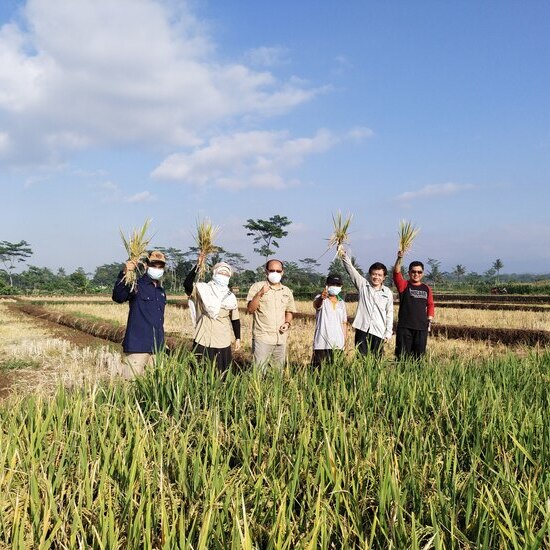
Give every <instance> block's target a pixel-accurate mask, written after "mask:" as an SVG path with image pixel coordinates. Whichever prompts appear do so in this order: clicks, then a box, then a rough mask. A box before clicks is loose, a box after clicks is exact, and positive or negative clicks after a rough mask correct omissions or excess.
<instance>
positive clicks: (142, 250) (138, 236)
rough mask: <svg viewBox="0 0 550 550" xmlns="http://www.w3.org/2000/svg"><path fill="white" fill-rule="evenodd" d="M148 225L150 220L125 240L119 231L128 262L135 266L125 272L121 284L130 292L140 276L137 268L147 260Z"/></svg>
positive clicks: (149, 239) (134, 287)
mask: <svg viewBox="0 0 550 550" xmlns="http://www.w3.org/2000/svg"><path fill="white" fill-rule="evenodd" d="M150 223H151V220H150V219H147V220H145V223H144V224H143V226H142V227H141V229H134V230H133V231H132V233H130V235H129V236H128V239H126V236H125V235H124V233H123V232H122V229H120V236H121V237H122V242H123V244H124V248H125V249H126V252H127V253H128V260H130V261H132V262H134V263H135V265H136V269H132V270H127V271H126V273H125V274H124V277H123V278H122V282H123V283H124V284H126V285H128V286H129V287H130V289H131V291H132V292H133V291H134V290H135V289H136V286H137V279H138V275H142V272H141V270H140V267H139V266H140V264H142V263H143V261H144V260H145V259H146V258H147V247H148V246H149V243H150V242H151V238H150V237H147V230H148V229H149V224H150Z"/></svg>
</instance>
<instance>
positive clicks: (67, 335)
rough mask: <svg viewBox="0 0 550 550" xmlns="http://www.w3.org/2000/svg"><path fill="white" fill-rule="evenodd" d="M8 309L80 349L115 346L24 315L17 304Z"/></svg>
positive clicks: (40, 318)
mask: <svg viewBox="0 0 550 550" xmlns="http://www.w3.org/2000/svg"><path fill="white" fill-rule="evenodd" d="M8 309H9V311H10V313H12V314H13V315H19V316H22V317H25V318H27V319H32V321H33V323H35V324H36V325H37V326H39V327H42V328H43V329H45V330H47V331H48V332H49V333H50V334H51V335H52V338H60V339H62V340H66V341H67V342H70V343H71V344H74V345H75V346H78V347H80V348H84V347H98V346H106V345H114V344H112V343H110V342H109V341H107V340H104V339H103V338H97V337H96V336H92V335H91V334H88V333H86V332H82V331H81V330H76V329H74V328H70V327H67V326H64V325H60V324H59V323H56V322H54V321H50V320H48V319H45V318H42V317H36V316H34V315H29V314H27V313H24V312H23V311H21V308H20V307H18V306H17V304H9V306H8Z"/></svg>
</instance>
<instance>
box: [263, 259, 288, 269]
mask: <svg viewBox="0 0 550 550" xmlns="http://www.w3.org/2000/svg"><path fill="white" fill-rule="evenodd" d="M271 262H279V263H280V264H281V269H282V270H283V271H284V270H285V264H283V262H281V260H277V258H271V260H267V262H266V263H265V269H266V271H267V270H268V269H269V264H270V263H271Z"/></svg>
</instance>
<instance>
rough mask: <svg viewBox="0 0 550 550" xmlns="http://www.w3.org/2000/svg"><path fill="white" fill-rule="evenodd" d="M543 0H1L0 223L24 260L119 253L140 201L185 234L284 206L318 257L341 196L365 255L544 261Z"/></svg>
mask: <svg viewBox="0 0 550 550" xmlns="http://www.w3.org/2000/svg"><path fill="white" fill-rule="evenodd" d="M549 22H550V4H549V3H548V2H545V1H542V0H540V1H537V0H531V1H530V2H519V1H517V2H512V1H506V0H499V1H492V2H483V3H480V2H474V1H465V2H441V1H418V2H410V1H402V2H397V1H393V2H381V1H351V2H345V3H343V2H336V1H328V0H327V1H322V2H319V1H313V0H311V1H310V0H303V1H301V2H294V1H293V2H290V1H286V0H281V1H279V2H252V1H232V0H227V1H224V2H214V1H211V0H210V1H201V0H194V1H192V2H183V1H175V0H174V1H170V0H166V1H153V0H117V1H116V2H112V1H111V0H75V1H74V2H66V0H29V1H27V2H22V1H15V0H3V1H2V3H1V4H0V169H1V171H0V186H1V189H2V197H3V205H4V208H3V213H2V214H3V215H2V216H1V218H0V240H8V241H12V242H13V241H19V240H21V239H24V240H26V241H28V242H29V243H30V244H31V247H32V248H33V250H34V256H33V257H32V259H31V262H30V263H32V264H34V265H40V266H48V267H50V268H52V269H57V267H60V266H63V267H65V268H66V269H68V270H73V269H75V268H76V267H77V266H83V267H84V268H85V269H86V270H88V271H92V270H93V269H94V268H95V267H96V266H97V265H100V264H103V263H108V262H111V261H117V260H120V261H123V260H124V259H125V258H124V252H123V249H122V245H121V242H120V237H119V233H118V232H119V228H122V229H123V230H124V231H126V232H129V231H130V230H131V229H132V228H133V227H137V226H140V225H141V224H142V223H143V221H144V220H145V219H146V218H148V217H150V218H152V220H153V221H152V227H153V231H154V234H155V236H154V240H153V244H156V245H158V246H174V247H177V248H181V249H183V250H186V249H187V248H188V247H189V246H190V245H192V244H193V241H192V236H191V235H192V232H193V229H194V226H195V221H196V219H197V218H198V217H201V218H202V217H209V218H210V219H212V221H213V222H214V223H216V224H218V225H220V226H222V234H221V237H220V240H219V244H221V245H222V246H224V247H225V248H226V249H227V250H230V251H235V252H241V253H243V254H244V255H245V256H247V257H248V258H249V259H250V261H251V264H250V265H251V266H252V267H255V266H256V265H258V264H259V263H260V258H258V256H257V255H255V254H254V252H253V251H252V249H253V245H252V241H251V239H250V238H249V237H247V236H246V232H245V230H244V229H243V228H242V226H243V224H244V223H246V220H247V219H248V218H268V217H270V216H273V215H275V214H280V215H284V216H287V217H288V218H289V219H291V220H292V221H293V224H292V226H290V231H289V236H288V237H286V238H285V239H283V240H282V241H281V243H280V244H281V248H280V251H279V254H278V255H279V256H280V257H281V258H282V259H285V260H299V259H301V258H305V257H313V258H319V257H321V260H320V262H321V264H322V265H323V266H326V264H327V263H328V261H329V260H330V258H331V257H332V254H331V253H329V254H325V255H324V256H322V254H323V252H324V251H325V249H326V240H325V239H326V238H328V237H329V235H330V233H331V230H332V221H331V215H332V213H334V212H336V211H337V210H342V211H343V212H344V213H348V212H349V213H353V215H354V218H353V222H352V234H351V250H352V253H353V254H354V255H355V256H356V257H357V258H358V261H359V264H360V265H362V266H363V267H368V265H370V263H372V262H373V261H383V262H385V263H387V264H388V265H389V264H392V263H393V261H394V258H395V252H396V248H397V229H398V226H399V220H400V219H407V220H411V221H412V222H413V223H415V224H416V225H418V226H419V227H420V228H421V233H420V235H419V237H418V239H417V241H416V243H415V246H414V249H413V251H412V252H411V253H410V255H409V257H408V258H407V259H410V260H412V259H421V260H424V261H425V260H426V259H427V258H435V259H438V260H440V261H441V262H442V268H443V269H445V270H452V269H453V268H454V266H455V265H456V264H463V265H465V266H466V267H467V269H468V270H470V271H477V272H483V271H485V270H487V269H488V268H489V267H490V266H491V264H492V262H493V261H494V260H495V259H496V258H500V259H501V260H502V262H503V263H504V266H505V267H504V269H503V272H507V273H511V272H526V271H529V272H535V273H548V272H550V246H549V245H548V243H549V242H550V216H549V214H548V208H549V205H550V200H549V199H550V191H549V188H550V185H549V184H550V99H549V98H550V33H548V32H547V29H548V23H549Z"/></svg>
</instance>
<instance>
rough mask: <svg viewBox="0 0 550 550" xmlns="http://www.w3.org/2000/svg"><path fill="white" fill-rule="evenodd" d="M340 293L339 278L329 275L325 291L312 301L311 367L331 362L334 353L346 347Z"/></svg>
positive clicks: (345, 318) (345, 328) (342, 302)
mask: <svg viewBox="0 0 550 550" xmlns="http://www.w3.org/2000/svg"><path fill="white" fill-rule="evenodd" d="M341 291H342V279H341V277H340V276H339V275H329V276H328V277H327V280H326V286H325V289H324V290H323V292H322V293H321V294H318V295H317V296H315V299H314V300H313V307H314V308H315V311H316V314H315V333H314V336H313V357H312V360H311V365H312V366H313V367H315V368H317V367H320V366H321V363H322V362H323V361H330V362H332V361H333V360H334V353H335V351H336V350H343V349H344V348H345V346H346V335H347V327H348V316H347V312H346V304H345V302H344V300H342V297H341V296H340V292H341Z"/></svg>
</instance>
